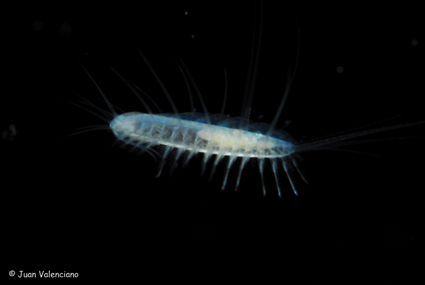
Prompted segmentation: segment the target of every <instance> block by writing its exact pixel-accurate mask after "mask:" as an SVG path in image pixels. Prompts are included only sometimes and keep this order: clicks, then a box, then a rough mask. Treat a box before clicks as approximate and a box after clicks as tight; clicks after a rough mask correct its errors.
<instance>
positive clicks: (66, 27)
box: [59, 22, 72, 37]
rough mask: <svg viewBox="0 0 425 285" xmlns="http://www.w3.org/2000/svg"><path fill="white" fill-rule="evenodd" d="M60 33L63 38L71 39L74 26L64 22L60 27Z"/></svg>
mask: <svg viewBox="0 0 425 285" xmlns="http://www.w3.org/2000/svg"><path fill="white" fill-rule="evenodd" d="M59 33H60V35H61V36H63V37H70V36H71V34H72V26H71V24H70V23H68V22H64V23H62V24H61V25H60V27H59Z"/></svg>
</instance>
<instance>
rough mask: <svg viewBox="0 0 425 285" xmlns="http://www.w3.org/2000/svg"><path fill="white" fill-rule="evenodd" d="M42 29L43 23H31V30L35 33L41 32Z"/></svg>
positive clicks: (38, 21) (37, 21)
mask: <svg viewBox="0 0 425 285" xmlns="http://www.w3.org/2000/svg"><path fill="white" fill-rule="evenodd" d="M43 27H44V23H43V22H42V21H40V20H35V21H34V22H33V23H32V28H33V29H34V31H35V32H41V31H42V30H43Z"/></svg>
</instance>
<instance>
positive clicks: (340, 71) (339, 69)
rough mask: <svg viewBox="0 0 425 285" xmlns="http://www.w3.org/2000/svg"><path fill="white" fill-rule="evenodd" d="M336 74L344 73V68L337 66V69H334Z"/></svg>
mask: <svg viewBox="0 0 425 285" xmlns="http://www.w3.org/2000/svg"><path fill="white" fill-rule="evenodd" d="M336 72H337V73H338V74H342V73H343V72H344V67H343V66H341V65H339V66H337V67H336Z"/></svg>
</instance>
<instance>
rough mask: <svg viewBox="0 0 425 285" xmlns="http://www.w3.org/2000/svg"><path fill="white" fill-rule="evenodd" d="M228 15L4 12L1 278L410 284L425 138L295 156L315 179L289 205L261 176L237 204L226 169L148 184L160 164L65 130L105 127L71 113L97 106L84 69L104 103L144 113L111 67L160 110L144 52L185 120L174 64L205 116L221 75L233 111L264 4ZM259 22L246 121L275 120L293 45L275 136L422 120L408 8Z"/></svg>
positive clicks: (291, 10)
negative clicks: (188, 75)
mask: <svg viewBox="0 0 425 285" xmlns="http://www.w3.org/2000/svg"><path fill="white" fill-rule="evenodd" d="M177 2H178V3H177ZM239 2H240V3H239ZM239 2H236V1H233V2H232V3H229V1H223V2H220V1H219V2H217V1H138V3H137V4H132V5H129V4H124V3H122V4H118V3H115V4H113V5H112V4H104V3H103V4H99V5H95V4H92V5H88V4H83V3H76V2H64V3H62V4H60V5H54V6H49V5H45V6H43V5H41V6H30V5H28V6H26V5H24V4H22V6H15V7H7V9H4V11H3V12H4V13H5V16H4V17H2V19H3V20H2V21H4V23H3V24H2V27H3V29H4V32H3V34H2V47H1V48H2V53H1V61H2V69H3V76H2V78H3V80H2V82H3V84H2V92H1V93H2V95H1V97H0V107H1V112H0V115H1V120H0V123H1V125H0V126H1V130H0V131H1V132H2V140H1V142H0V143H1V145H2V147H1V163H2V169H3V170H2V182H3V185H2V187H1V188H2V190H1V192H2V197H3V198H2V205H3V206H2V209H3V210H4V214H3V217H5V221H4V222H3V231H2V233H3V236H5V237H6V242H5V243H4V248H5V249H6V254H5V255H4V256H5V261H6V264H7V266H6V269H5V270H3V273H2V275H7V274H6V271H8V270H11V269H14V270H19V269H23V270H26V271H36V270H38V269H42V270H48V269H50V270H58V271H62V270H66V271H76V272H79V273H80V278H79V279H82V280H85V279H89V278H93V279H94V280H97V279H103V278H105V279H109V278H117V279H118V280H119V279H121V278H127V277H128V278H133V277H136V278H139V279H141V280H143V279H145V278H148V277H154V278H164V277H171V278H175V277H177V276H180V275H184V276H192V277H194V276H201V279H195V280H198V282H204V281H205V280H209V279H211V278H215V277H218V278H220V277H221V276H223V275H224V273H229V272H230V273H233V275H236V276H237V277H238V278H243V277H245V278H246V277H248V278H250V276H251V274H254V273H260V272H261V273H262V274H261V277H262V278H267V277H273V278H274V277H277V278H279V279H278V280H280V281H281V282H285V281H286V282H288V283H302V284H328V283H329V282H331V281H334V282H341V283H350V281H363V283H364V282H366V283H368V281H371V282H375V283H377V284H418V283H415V282H417V279H418V278H420V272H421V271H423V267H422V266H423V264H422V263H423V258H424V253H425V249H424V233H423V226H424V218H423V217H424V216H425V215H424V206H425V205H424V182H423V169H424V166H423V161H424V158H425V152H424V150H423V142H424V138H425V134H424V130H425V129H424V127H416V128H411V129H405V130H402V131H398V132H392V133H386V134H381V135H379V136H375V138H376V137H378V138H388V141H385V142H380V143H368V144H365V145H360V146H354V147H352V148H350V149H352V150H355V151H360V152H367V153H371V154H373V155H377V156H378V157H375V156H368V155H361V154H358V153H344V152H332V151H324V152H317V153H309V154H305V155H303V157H304V158H305V159H304V161H303V162H302V168H303V170H304V172H305V175H306V176H307V178H308V180H309V182H310V184H309V185H304V184H302V183H300V185H299V188H300V193H301V195H300V196H299V197H295V196H294V195H292V193H290V191H289V190H287V191H285V195H284V197H283V199H278V197H277V195H276V190H275V185H274V183H273V177H272V175H270V173H269V174H267V175H266V186H267V189H268V192H269V194H268V195H267V196H266V197H263V196H262V193H261V181H260V179H259V174H258V171H257V168H256V167H255V166H252V167H250V168H249V169H248V170H247V171H246V172H245V173H244V176H243V177H242V182H241V189H240V191H239V192H238V193H235V192H234V191H233V190H232V188H233V186H232V185H233V184H234V182H235V178H236V177H235V176H236V175H235V173H233V175H231V176H230V177H231V178H230V181H229V187H228V189H227V190H226V191H221V190H220V187H221V182H222V180H221V177H223V174H224V167H223V166H221V167H219V168H218V171H217V173H216V176H215V179H214V180H213V181H211V182H209V181H208V174H207V175H205V176H201V175H200V164H201V159H200V158H197V159H194V160H193V161H192V163H191V164H190V165H189V166H188V167H187V168H178V169H177V170H176V171H175V172H174V174H173V175H171V176H170V175H168V171H167V170H166V171H165V173H164V174H163V176H162V177H161V178H159V179H156V178H155V175H156V168H157V165H158V162H155V161H154V160H153V159H152V158H151V157H149V156H148V155H146V154H145V155H140V154H137V152H135V151H131V149H129V148H125V147H124V148H123V147H120V146H119V144H116V141H115V139H114V137H113V135H112V134H111V133H110V132H108V131H93V132H88V133H83V134H79V135H75V136H73V135H72V134H73V133H75V132H77V131H78V129H79V128H80V127H85V126H88V125H93V124H95V125H102V124H104V122H102V121H101V120H99V119H98V118H96V117H95V116H93V115H92V114H90V113H89V112H87V111H85V110H82V109H81V108H78V107H75V106H74V105H73V104H75V103H77V104H78V103H79V102H80V101H81V98H86V99H88V100H90V101H91V102H92V103H93V104H95V105H97V106H99V107H100V108H102V109H105V110H107V106H106V105H105V102H104V101H103V100H102V98H101V96H100V94H99V92H97V90H96V87H95V86H94V84H93V83H92V82H91V81H90V79H89V77H88V76H87V74H86V73H85V72H84V71H83V68H82V66H84V67H85V68H87V70H89V72H90V73H91V74H92V75H93V77H94V78H95V79H96V82H97V83H98V84H99V86H100V87H101V88H102V89H103V90H104V92H105V93H106V95H107V97H108V99H109V100H110V101H111V102H112V103H113V104H114V106H117V107H119V108H120V109H122V110H124V111H143V108H142V105H141V104H140V102H139V101H138V100H137V98H136V96H135V95H134V94H133V93H132V92H131V91H130V90H129V89H128V88H126V86H125V85H124V84H123V83H122V82H121V81H120V80H119V79H118V78H117V77H116V76H115V75H114V74H113V73H112V72H111V71H110V67H113V68H115V69H116V70H118V71H119V72H120V73H121V74H122V75H123V76H124V77H125V78H127V79H128V80H131V81H132V82H134V83H136V84H137V85H139V86H140V87H141V88H142V89H144V90H145V91H146V92H148V93H149V94H150V95H151V96H152V97H153V98H154V99H155V101H156V102H157V104H158V105H159V106H160V107H161V109H162V111H163V112H171V108H170V106H169V104H168V103H167V101H166V100H165V99H164V96H163V93H162V92H161V89H160V87H159V85H158V84H157V82H156V81H155V79H154V78H153V76H152V74H151V73H150V72H149V69H148V68H147V66H146V65H145V64H144V63H143V60H142V59H141V57H140V56H139V54H138V50H142V51H143V53H144V54H145V55H146V57H147V58H148V60H149V61H150V62H151V63H152V65H153V66H154V68H155V70H156V71H157V72H158V74H159V76H160V78H161V80H162V81H163V82H164V83H165V85H166V87H167V88H168V89H169V91H170V93H171V94H172V96H173V100H174V102H175V103H176V105H177V108H178V109H179V111H182V112H187V111H190V108H189V99H188V95H187V91H186V89H185V86H184V81H183V78H182V76H181V74H180V72H179V70H178V63H179V60H180V59H183V60H184V62H185V63H186V64H187V65H188V67H189V69H190V70H191V72H192V73H193V75H194V77H195V80H196V82H197V84H198V85H199V86H200V89H201V91H202V93H203V96H204V98H205V101H206V104H207V106H208V108H209V111H210V112H211V113H216V112H219V110H220V106H221V103H222V98H223V90H224V75H223V70H224V69H226V70H227V72H228V81H229V84H228V92H229V99H228V108H227V110H226V113H228V114H230V115H232V116H239V115H240V111H241V102H242V99H243V94H244V87H245V78H246V73H247V70H248V64H249V60H250V50H251V48H252V46H253V45H252V35H253V33H254V30H255V29H256V27H257V28H258V26H256V24H255V20H254V19H255V17H256V16H255V15H257V17H258V15H259V11H258V3H257V4H254V3H253V1H246V3H245V2H243V3H242V1H239ZM255 7H256V8H255ZM185 11H187V12H188V13H187V15H186V13H185ZM254 11H257V12H254ZM263 17H264V26H263V31H264V33H263V38H262V45H261V56H260V65H259V69H258V77H257V86H256V89H255V96H254V105H253V106H254V108H253V116H252V117H253V120H255V121H260V122H270V121H271V120H272V118H273V116H274V114H275V110H276V106H277V104H278V103H279V100H280V98H281V97H282V95H283V91H284V89H285V84H286V83H285V78H286V76H287V72H288V70H291V69H294V68H295V62H296V54H297V50H298V51H299V64H298V66H297V68H296V70H297V71H296V79H295V82H294V84H293V86H292V88H291V96H290V99H289V101H288V103H287V105H286V108H285V111H284V114H283V116H282V119H281V124H280V126H283V125H284V122H285V121H286V120H289V121H291V124H290V125H289V127H288V128H287V131H288V132H289V133H290V134H291V135H293V136H294V137H295V138H296V139H299V140H303V139H311V138H316V137H320V136H323V135H329V134H333V133H337V132H339V131H344V130H347V129H351V128H356V127H362V126H365V125H368V124H371V123H374V122H378V121H381V120H383V119H388V121H387V122H386V123H385V124H396V123H400V122H416V121H420V120H424V119H425V117H424V114H423V103H422V101H423V96H424V94H425V93H424V85H423V75H424V72H423V67H424V58H423V52H424V47H423V46H424V43H425V41H424V40H425V39H424V28H423V27H424V23H423V22H424V20H423V17H422V15H421V13H420V9H419V7H415V6H408V5H404V6H403V7H399V6H394V7H391V6H386V7H370V6H362V5H360V4H358V6H349V5H343V6H328V7H326V6H317V7H314V6H304V5H290V4H287V3H280V4H273V3H269V2H267V3H265V5H264V13H263ZM298 30H299V31H300V40H299V41H297V31H298ZM197 105H198V108H199V109H200V105H199V103H198V104H197ZM381 125H383V124H377V126H381ZM399 137H407V138H410V139H409V140H397V139H394V138H399ZM207 173H208V172H207ZM283 187H284V188H286V189H288V188H289V187H288V185H287V184H286V182H284V183H283ZM223 278H224V277H223ZM9 280H11V279H9ZM219 280H221V278H220V279H219ZM415 280H416V281H415ZM80 281H81V280H80ZM294 281H297V282H294Z"/></svg>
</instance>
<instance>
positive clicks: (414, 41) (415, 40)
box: [411, 39, 419, 47]
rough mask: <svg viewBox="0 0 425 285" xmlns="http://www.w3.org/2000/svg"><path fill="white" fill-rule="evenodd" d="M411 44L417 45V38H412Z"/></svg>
mask: <svg viewBox="0 0 425 285" xmlns="http://www.w3.org/2000/svg"><path fill="white" fill-rule="evenodd" d="M411 44H412V47H416V46H418V44H419V42H418V40H417V39H412V42H411Z"/></svg>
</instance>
